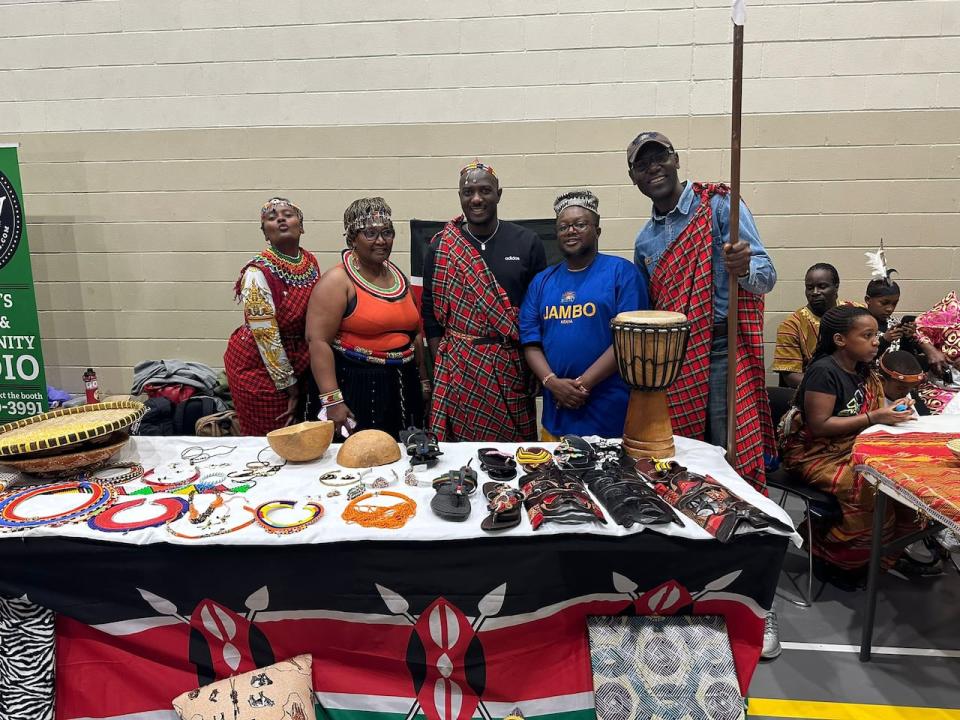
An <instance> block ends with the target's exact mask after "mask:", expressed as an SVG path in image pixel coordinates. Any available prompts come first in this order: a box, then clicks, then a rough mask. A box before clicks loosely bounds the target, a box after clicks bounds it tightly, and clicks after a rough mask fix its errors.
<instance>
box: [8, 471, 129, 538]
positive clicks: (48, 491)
mask: <svg viewBox="0 0 960 720" xmlns="http://www.w3.org/2000/svg"><path fill="white" fill-rule="evenodd" d="M59 493H77V494H78V495H80V496H81V497H82V498H83V502H82V503H81V504H80V505H78V506H76V507H73V508H70V509H69V510H64V511H61V512H58V513H53V514H51V515H20V514H19V512H18V509H19V506H20V505H21V504H22V503H24V502H26V501H27V500H31V499H32V498H36V497H41V496H45V495H56V494H59ZM116 498H117V496H116V493H115V491H114V490H113V488H112V487H108V486H104V485H101V484H100V483H96V482H88V481H86V480H79V481H78V480H68V481H64V482H58V483H54V484H52V485H41V486H39V487H31V488H26V489H24V490H20V491H18V492H14V493H10V494H8V495H7V496H5V497H4V498H3V500H2V501H0V528H4V529H7V530H27V529H30V528H38V527H45V526H52V527H58V526H60V525H65V524H66V523H69V522H77V521H80V520H85V519H87V518H88V517H90V516H92V515H95V514H96V513H98V512H100V511H102V510H104V509H106V508H107V507H109V506H110V505H112V504H113V502H114V501H115V500H116Z"/></svg>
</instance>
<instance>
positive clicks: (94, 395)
mask: <svg viewBox="0 0 960 720" xmlns="http://www.w3.org/2000/svg"><path fill="white" fill-rule="evenodd" d="M83 387H84V388H85V389H86V391H87V402H88V403H97V402H100V384H99V383H98V382H97V374H96V373H95V372H94V371H93V368H87V371H86V372H85V373H84V374H83Z"/></svg>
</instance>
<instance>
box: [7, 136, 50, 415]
mask: <svg viewBox="0 0 960 720" xmlns="http://www.w3.org/2000/svg"><path fill="white" fill-rule="evenodd" d="M46 410H47V381H46V378H45V377H44V373H43V352H42V351H41V349H40V323H39V321H38V320H37V298H36V296H35V295H34V292H33V270H32V269H31V267H30V246H29V245H28V244H27V225H26V222H25V213H24V211H23V192H22V190H21V186H20V166H19V164H18V162H17V146H16V145H0V421H8V420H16V419H19V418H22V417H28V416H30V415H36V414H37V413H41V412H45V411H46Z"/></svg>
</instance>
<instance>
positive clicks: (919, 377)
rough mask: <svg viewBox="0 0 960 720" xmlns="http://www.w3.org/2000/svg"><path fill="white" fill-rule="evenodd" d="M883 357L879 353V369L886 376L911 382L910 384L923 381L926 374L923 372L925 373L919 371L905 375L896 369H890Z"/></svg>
mask: <svg viewBox="0 0 960 720" xmlns="http://www.w3.org/2000/svg"><path fill="white" fill-rule="evenodd" d="M883 358H884V356H883V355H881V356H880V370H882V371H883V374H884V375H887V376H888V377H891V378H893V379H894V380H899V381H900V382H905V383H911V384H912V383H918V382H923V379H924V378H925V377H926V374H925V373H922V372H921V373H917V374H916V375H905V374H904V373H902V372H897V371H896V370H891V369H890V368H888V367H887V366H886V364H885V363H884V362H883Z"/></svg>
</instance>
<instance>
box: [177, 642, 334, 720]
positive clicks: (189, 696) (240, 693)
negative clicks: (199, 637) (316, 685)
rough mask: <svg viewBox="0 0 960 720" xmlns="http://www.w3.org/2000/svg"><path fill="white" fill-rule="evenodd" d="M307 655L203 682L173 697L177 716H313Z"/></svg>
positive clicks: (300, 719)
mask: <svg viewBox="0 0 960 720" xmlns="http://www.w3.org/2000/svg"><path fill="white" fill-rule="evenodd" d="M312 674H313V661H312V658H311V656H310V655H298V656H297V657H295V658H290V659H289V660H284V661H283V662H278V663H277V664H275V665H271V666H270V667H265V668H260V669H259V670H251V671H250V672H247V673H243V674H242V675H236V676H234V677H230V678H226V679H225V680H219V681H218V682H215V683H211V684H210V685H204V686H203V687H201V688H197V689H196V690H191V691H190V692H187V693H184V694H183V695H180V696H179V697H177V698H174V700H173V709H174V710H175V711H176V712H177V714H178V715H179V716H180V720H316V714H315V713H314V711H313V677H312Z"/></svg>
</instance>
